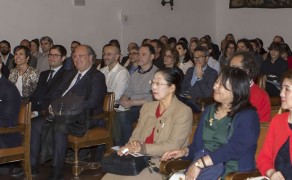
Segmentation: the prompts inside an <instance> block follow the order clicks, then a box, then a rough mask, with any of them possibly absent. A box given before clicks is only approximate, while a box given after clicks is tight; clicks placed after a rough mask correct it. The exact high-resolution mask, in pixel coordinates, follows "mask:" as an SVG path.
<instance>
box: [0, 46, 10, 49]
mask: <svg viewBox="0 0 292 180" xmlns="http://www.w3.org/2000/svg"><path fill="white" fill-rule="evenodd" d="M0 48H2V49H4V48H8V46H0Z"/></svg>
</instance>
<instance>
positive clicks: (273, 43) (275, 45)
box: [268, 42, 281, 51]
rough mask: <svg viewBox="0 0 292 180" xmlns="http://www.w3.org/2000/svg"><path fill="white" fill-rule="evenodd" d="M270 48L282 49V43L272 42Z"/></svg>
mask: <svg viewBox="0 0 292 180" xmlns="http://www.w3.org/2000/svg"><path fill="white" fill-rule="evenodd" d="M268 49H269V51H271V50H276V51H281V44H280V43H277V42H272V43H271V44H270V46H269V48H268Z"/></svg>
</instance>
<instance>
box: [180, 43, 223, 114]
mask: <svg viewBox="0 0 292 180" xmlns="http://www.w3.org/2000/svg"><path fill="white" fill-rule="evenodd" d="M193 58H194V59H193V60H194V62H195V66H194V67H191V68H189V69H188V70H187V72H186V75H185V78H184V80H183V83H182V90H181V94H180V99H181V100H182V101H183V102H184V103H186V104H187V105H188V106H190V107H191V108H192V110H193V112H200V111H201V108H202V107H201V106H200V105H199V104H198V102H197V100H198V98H208V97H211V96H212V93H213V85H214V82H215V81H216V78H217V75H218V73H217V71H216V70H214V69H212V68H210V67H209V66H208V64H207V63H208V58H209V51H208V49H207V48H206V47H202V46H198V47H196V48H195V50H194V54H193Z"/></svg>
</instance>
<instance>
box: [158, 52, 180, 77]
mask: <svg viewBox="0 0 292 180" xmlns="http://www.w3.org/2000/svg"><path fill="white" fill-rule="evenodd" d="M178 61H179V55H178V52H177V50H176V49H175V48H172V47H167V48H166V49H165V53H164V60H163V63H164V65H165V67H167V68H174V69H176V70H177V71H178V72H179V74H180V77H181V80H183V78H184V72H183V71H182V70H181V69H180V68H179V67H178V66H177V63H178Z"/></svg>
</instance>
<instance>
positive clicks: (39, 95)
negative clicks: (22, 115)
mask: <svg viewBox="0 0 292 180" xmlns="http://www.w3.org/2000/svg"><path fill="white" fill-rule="evenodd" d="M66 54H67V50H66V48H65V47H64V46H62V45H54V46H52V47H51V48H50V50H49V54H48V62H49V66H50V69H49V70H46V71H43V72H41V74H40V77H39V81H38V84H37V87H36V89H35V91H34V93H33V95H32V96H31V98H30V101H31V102H32V107H31V109H32V124H31V129H32V131H31V149H30V151H31V164H32V166H31V171H32V174H33V175H36V174H38V166H37V162H38V161H37V160H38V154H39V151H40V148H41V146H40V143H39V142H40V141H41V134H42V132H43V125H44V124H45V121H46V120H45V116H46V112H48V107H49V105H50V103H51V102H52V101H53V100H54V98H56V87H57V86H58V85H59V84H60V83H61V82H62V80H63V75H64V72H65V70H64V67H63V65H62V63H63V62H64V60H65V58H66ZM12 175H13V176H20V175H23V170H22V168H20V167H15V168H14V169H13V171H12Z"/></svg>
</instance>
